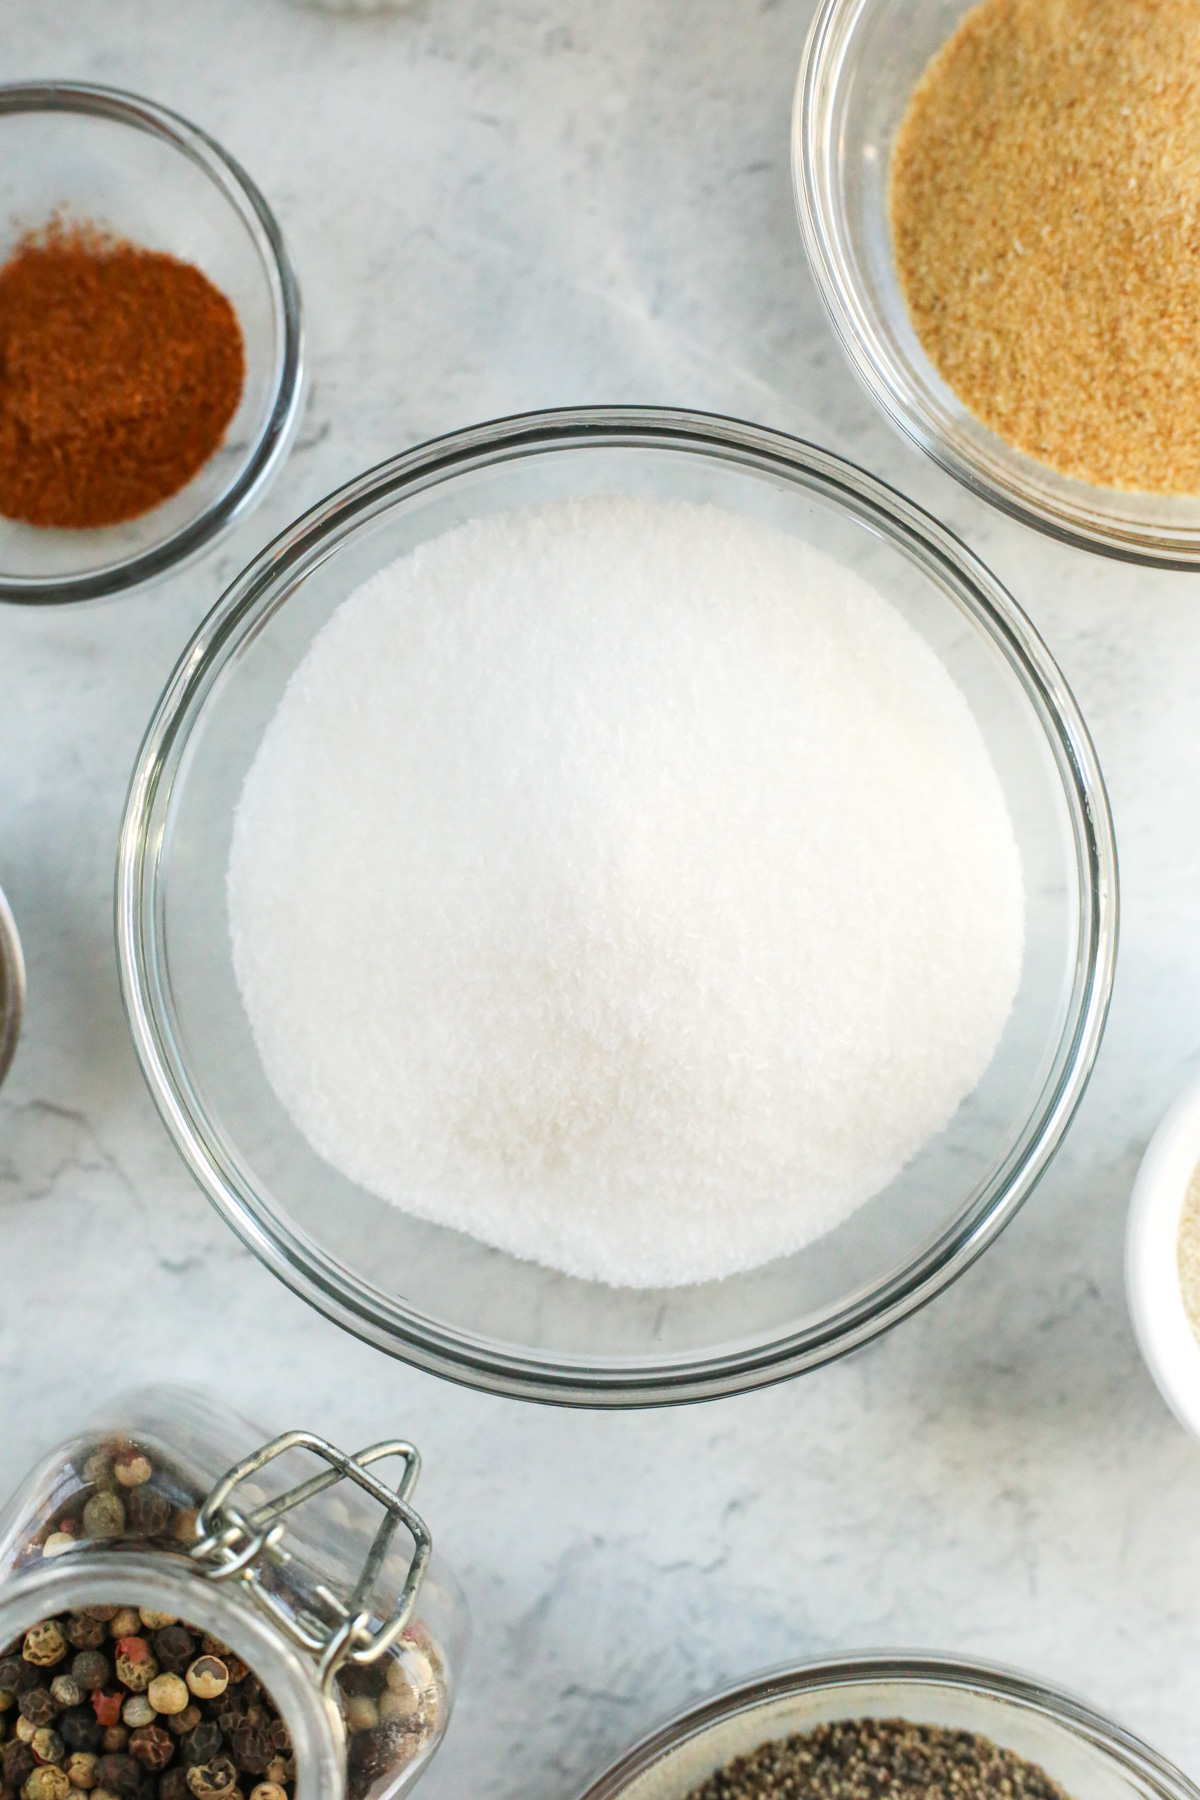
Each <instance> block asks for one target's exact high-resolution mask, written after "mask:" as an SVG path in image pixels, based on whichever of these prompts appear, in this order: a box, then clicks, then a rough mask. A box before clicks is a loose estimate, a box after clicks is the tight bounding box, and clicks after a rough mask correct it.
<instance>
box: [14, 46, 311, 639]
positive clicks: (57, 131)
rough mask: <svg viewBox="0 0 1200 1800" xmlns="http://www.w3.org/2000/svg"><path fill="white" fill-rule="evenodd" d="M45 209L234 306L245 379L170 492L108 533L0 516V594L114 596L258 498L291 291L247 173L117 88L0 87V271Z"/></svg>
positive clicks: (287, 414) (280, 432)
mask: <svg viewBox="0 0 1200 1800" xmlns="http://www.w3.org/2000/svg"><path fill="white" fill-rule="evenodd" d="M55 214H59V215H62V216H65V217H66V218H67V219H69V220H74V221H76V222H88V223H94V224H96V225H98V226H101V227H103V228H104V229H105V230H106V231H109V232H111V233H112V234H113V235H114V236H116V237H120V238H128V239H129V240H130V242H132V243H135V244H139V245H142V246H144V247H145V248H147V249H150V250H161V251H165V252H167V253H168V254H169V255H171V256H176V257H179V258H180V259H181V260H182V261H184V262H190V263H194V264H195V266H196V267H197V268H199V269H200V270H202V271H203V273H204V274H205V275H207V276H208V278H209V280H210V281H212V282H213V283H214V284H215V285H216V286H217V287H218V288H220V290H221V292H222V293H223V294H224V295H225V296H226V297H227V299H228V300H229V301H230V302H231V304H232V305H233V308H234V311H235V312H236V313H237V316H238V319H239V322H240V324H241V327H242V338H243V342H244V345H245V353H246V381H245V386H244V388H243V390H242V398H241V404H240V405H239V407H238V410H237V412H236V414H235V415H234V417H233V419H232V421H231V422H230V426H229V430H228V432H227V434H226V437H225V441H224V443H223V444H222V445H221V446H220V447H219V449H218V450H217V451H216V452H215V454H214V455H213V456H211V457H210V458H209V460H208V462H207V463H205V465H204V467H203V468H202V469H200V470H199V471H198V473H197V474H196V475H194V476H193V478H192V480H191V481H189V482H188V484H187V486H186V487H184V488H182V489H181V490H180V492H179V493H177V494H174V495H172V496H171V497H170V498H169V499H167V500H164V501H163V502H162V504H161V505H160V506H156V507H154V508H153V509H152V510H151V511H150V512H148V513H144V514H143V515H142V516H141V517H140V518H137V519H130V520H128V521H127V522H125V523H124V524H120V525H106V526H104V527H102V528H101V529H99V530H93V531H60V530H54V529H50V528H47V527H43V526H37V525H26V524H24V523H22V522H21V521H19V520H15V519H4V518H0V600H17V601H24V602H26V603H30V604H42V605H45V604H56V603H61V602H63V601H71V600H93V599H98V598H100V597H101V596H102V595H107V594H120V593H124V592H126V591H128V589H130V588H133V587H136V586H138V584H139V583H141V582H143V581H148V580H150V579H151V578H152V577H154V576H159V575H163V574H166V573H167V572H168V571H170V570H174V569H176V568H178V567H179V566H180V565H181V564H183V563H184V562H186V561H188V560H189V559H190V558H191V557H193V556H195V555H196V554H197V553H198V552H199V551H201V550H203V549H205V548H207V547H208V545H210V544H211V543H212V541H213V539H214V538H215V537H216V536H217V535H218V534H219V533H220V532H222V531H224V530H225V529H226V528H227V527H228V526H230V525H232V524H233V523H234V522H235V520H238V519H241V518H243V517H245V515H246V514H247V513H248V512H249V511H250V509H251V508H252V507H254V506H255V505H257V503H258V501H259V500H261V498H262V496H263V495H264V493H265V492H266V490H267V488H268V486H269V485H270V483H271V481H272V480H273V479H274V477H275V475H276V473H277V472H278V470H279V468H280V466H281V464H282V462H283V459H284V457H285V456H286V454H287V451H288V448H289V446H290V444H291V441H292V438H293V436H294V434H295V431H296V427H297V426H298V424H299V422H300V414H301V410H302V402H303V333H302V329H301V318H300V290H299V287H298V286H297V283H296V276H295V271H294V270H293V268H292V264H291V261H290V259H289V257H288V254H287V251H286V249H285V247H284V243H283V238H282V236H281V234H280V230H279V227H278V225H277V224H276V222H275V219H274V217H273V216H272V213H271V210H270V208H269V207H268V206H267V203H266V201H265V200H264V199H263V197H262V195H261V194H260V193H259V191H258V189H257V188H256V187H255V186H254V184H253V182H252V181H251V180H250V178H249V176H248V175H247V174H246V173H245V171H244V170H243V169H241V168H239V166H238V164H237V163H236V162H234V161H233V159H232V157H230V156H227V155H226V153H225V151H224V150H222V149H221V147H220V145H219V144H215V143H214V142H213V140H212V139H211V138H210V137H208V136H206V135H205V133H204V132H203V131H199V130H198V129H197V128H196V126H194V125H189V124H188V123H187V121H186V119H181V118H180V117H179V116H178V114H176V113H173V112H168V111H167V109H166V108H165V107H162V106H156V105H155V104H154V103H153V101H150V100H143V99H141V98H139V96H138V95H136V94H124V93H119V92H117V90H116V89H114V88H104V87H93V86H90V85H87V84H85V83H83V82H74V81H41V82H25V83H19V84H14V85H11V86H7V87H5V86H0V262H3V261H4V260H6V258H7V257H8V255H9V254H10V253H11V251H12V248H13V245H14V243H15V242H16V240H17V239H18V238H19V237H21V236H22V235H23V234H24V233H26V232H28V231H30V230H37V229H39V228H40V227H41V226H43V225H45V224H46V223H47V221H48V220H49V219H51V218H52V217H53V216H54V215H55Z"/></svg>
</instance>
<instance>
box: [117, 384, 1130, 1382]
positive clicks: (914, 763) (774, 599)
mask: <svg viewBox="0 0 1200 1800" xmlns="http://www.w3.org/2000/svg"><path fill="white" fill-rule="evenodd" d="M1116 903H1117V895H1116V862H1115V851H1114V846H1113V839H1112V830H1111V823H1110V820H1109V814H1108V808H1107V802H1106V799H1105V795H1104V788H1103V782H1102V778H1101V775H1100V771H1099V768H1098V767H1097V764H1096V760H1095V755H1094V752H1093V750H1092V746H1091V744H1090V741H1089V739H1088V735H1087V731H1086V728H1085V727H1084V724H1083V722H1082V720H1081V718H1080V716H1079V714H1078V712H1077V709H1076V707H1075V705H1074V702H1073V700H1072V698H1071V696H1070V693H1069V691H1068V690H1067V687H1066V685H1065V683H1064V681H1063V679H1062V676H1061V674H1060V673H1059V672H1058V670H1057V669H1056V667H1055V665H1054V663H1053V661H1052V660H1051V658H1050V656H1049V655H1048V653H1047V651H1046V650H1045V648H1044V646H1043V645H1042V644H1041V643H1040V641H1039V640H1038V638H1037V637H1036V634H1035V633H1034V632H1033V630H1032V629H1031V627H1030V626H1029V624H1028V621H1027V620H1026V619H1025V618H1024V616H1023V615H1022V613H1021V612H1020V610H1019V609H1018V607H1017V606H1016V605H1015V604H1014V602H1013V601H1012V599H1011V598H1010V597H1009V595H1008V594H1007V593H1006V592H1005V591H1004V590H1003V589H1002V588H1001V587H1000V586H999V584H998V583H997V582H996V581H995V580H994V579H993V578H992V576H991V575H990V574H989V573H988V572H987V570H986V569H984V568H983V566H982V565H981V564H980V563H979V562H978V561H977V560H976V559H975V558H974V557H973V556H972V555H971V554H970V552H968V551H967V550H966V549H965V548H964V547H963V546H962V545H961V544H960V543H958V542H957V540H956V539H954V538H953V537H952V536H951V535H950V534H949V533H948V532H946V531H945V530H944V529H943V528H942V527H941V526H939V525H938V524H937V523H936V522H935V521H934V520H932V519H930V518H928V517H927V516H926V515H925V514H923V513H921V512H920V511H919V510H918V509H917V508H915V507H913V506H911V505H910V504H909V503H908V502H906V501H904V500H903V499H902V498H901V497H899V496H898V495H896V494H895V493H893V492H892V491H891V490H889V489H887V488H885V487H883V486H882V485H881V484H880V483H878V482H876V481H874V480H873V479H872V478H871V477H869V476H867V475H864V474H863V473H862V472H861V471H859V470H856V469H854V468H853V467H852V466H851V465H849V464H847V463H845V462H843V461H841V460H840V459H839V458H837V457H834V456H831V455H829V454H828V453H826V452H824V451H821V450H817V449H814V448H812V447H811V446H807V445H803V444H800V443H798V442H797V441H796V440H794V439H790V438H786V437H783V436H780V435H779V434H777V433H772V432H769V431H765V430H762V429H760V428H757V427H754V426H750V425H742V424H738V423H736V422H732V421H728V420H720V419H712V418H708V417H706V416H704V415H698V414H686V413H666V412H659V411H654V410H651V409H646V408H617V409H585V410H580V411H567V412H560V413H547V414H537V415H529V416H528V417H525V418H522V419H516V420H507V421H499V422H496V423H494V424H489V425H484V426H480V427H477V428H475V429H473V430H471V431H467V432H462V433H459V434H457V435H455V436H453V437H450V438H447V439H442V440H439V441H438V442H435V443H433V444H430V445H427V446H424V447H422V448H420V449H418V450H415V451H412V452H409V453H407V454H405V455H402V456H399V457H397V458H396V459H394V460H393V461H392V462H389V463H387V464H384V465H382V466H381V467H379V468H378V469H375V470H373V471H371V472H369V473H368V474H366V475H364V476H362V477H361V478H360V479H359V480H357V481H355V482H353V483H351V484H350V485H349V486H348V487H347V488H344V489H343V490H341V492H339V493H338V494H335V495H334V496H332V497H331V498H330V499H329V500H328V501H326V502H324V503H323V504H322V505H320V506H318V507H317V508H316V509H315V510H314V511H313V512H311V513H309V514H308V515H307V516H306V517H305V518H303V519H301V520H300V521H298V523H297V524H296V525H295V526H294V527H292V528H291V529H290V530H289V531H288V532H286V533H285V534H284V535H283V537H281V538H280V539H278V540H277V541H276V542H275V544H273V545H272V546H270V548H269V549H268V550H266V551H264V552H263V554H262V556H261V557H260V558H259V559H257V560H256V561H255V562H254V563H253V564H252V565H251V566H250V567H249V568H248V569H247V570H246V571H245V573H244V574H243V575H242V576H241V577H240V578H239V579H238V580H237V581H236V582H235V583H234V584H233V586H232V587H231V588H230V589H229V591H228V592H227V594H226V595H225V596H224V598H223V599H222V600H221V602H220V603H219V604H218V606H217V607H216V609H215V610H214V612H213V613H212V614H211V615H210V617H209V619H208V620H207V621H206V622H205V624H204V625H203V626H202V627H201V629H200V631H199V632H198V634H197V636H196V638H195V639H194V641H193V643H192V644H191V645H190V646H189V648H188V649H187V650H186V651H185V653H184V656H183V658H182V659H181V661H180V663H179V665H178V668H177V670H176V672H175V674H174V676H173V677H172V680H171V682H170V683H169V685H168V687H167V689H166V691H165V693H164V695H163V697H162V700H161V702H160V704H159V707H158V709H157V711H156V713H155V716H154V718H153V720H152V721H151V724H150V727H149V730H148V733H147V736H146V738H145V741H144V744H143V747H142V751H141V754H140V756H139V760H138V763H137V766H136V769H135V771H134V775H133V781H132V785H131V789H130V796H129V801H128V805H127V810H126V816H125V820H124V823H123V828H122V835H121V843H120V851H119V867H118V892H117V935H118V949H119V957H120V966H121V976H122V985H123V993H124V998H125V1003H126V1009H127V1013H128V1017H129V1020H130V1025H131V1030H132V1033H133V1037H134V1042H135V1045H136V1047H137V1051H138V1054H139V1057H140V1059H141V1062H142V1066H143V1069H144V1071H145V1073H146V1076H147V1079H148V1082H149V1084H150V1087H151V1090H152V1092H153V1094H154V1097H155V1099H156V1102H157V1104H158V1106H159V1108H160V1111H161V1113H162V1116H163V1118H164V1120H165V1121H166V1123H167V1125H168V1128H169V1129H170V1131H171V1133H172V1135H173V1137H174V1138H175V1141H176V1143H177V1145H178V1147H179V1149H180V1150H181V1152H182V1154H183V1156H184V1158H185V1160H186V1161H187V1163H188V1165H189V1167H190V1168H191V1169H192V1172H193V1174H194V1175H195V1176H196V1177H197V1179H198V1180H199V1181H200V1183H201V1185H202V1186H203V1187H204V1189H205V1191H206V1192H207V1194H208V1195H209V1197H210V1199H211V1200H212V1201H213V1202H214V1204H215V1205H216V1206H217V1207H218V1209H219V1210H220V1211H221V1212H222V1213H223V1215H224V1216H225V1217H226V1219H227V1220H228V1221H229V1223H230V1224H231V1225H232V1226H233V1228H234V1229H235V1230H236V1231H237V1232H238V1233H239V1235H240V1236H241V1237H242V1238H243V1240H244V1241H245V1242H246V1243H247V1244H249V1245H250V1247H251V1248H253V1249H254V1250H255V1252H256V1253H257V1254H258V1255H259V1256H260V1257H262V1259H263V1260H264V1261H265V1262H266V1263H267V1264H268V1266H269V1267H271V1268H272V1269H273V1270H274V1271H275V1272H276V1274H278V1275H279V1276H280V1277H281V1278H282V1279H283V1280H285V1281H286V1282H287V1283H288V1284H289V1285H291V1286H292V1287H293V1288H294V1289H295V1290H296V1291H297V1292H299V1293H300V1294H302V1295H303V1296H304V1297H305V1298H306V1299H308V1300H309V1301H310V1302H312V1303H313V1304H314V1305H316V1306H317V1307H319V1308H320V1309H321V1310H322V1311H324V1312H325V1313H326V1314H327V1315H328V1316H330V1317H332V1318H334V1319H335V1320H337V1321H338V1322H339V1323H341V1324H342V1325H344V1326H346V1327H347V1328H349V1329H350V1330H352V1331H354V1332H356V1333H358V1334H359V1335H360V1336H362V1337H363V1338H365V1339H366V1340H368V1341H369V1342H371V1343H374V1344H376V1345H377V1346H379V1347H380V1348H382V1349H384V1350H386V1351H388V1352H390V1353H391V1354H394V1355H398V1356H401V1357H405V1358H407V1359H409V1360H411V1361H413V1362H415V1363H417V1364H419V1365H421V1366H422V1367H425V1368H427V1369H430V1370H433V1371H436V1372H438V1373H441V1374H444V1375H448V1376H451V1377H454V1378H456V1379H459V1380H462V1381H466V1382H470V1383H473V1384H476V1385H478V1386H481V1387H484V1388H488V1389H491V1390H493V1391H498V1392H504V1393H509V1394H514V1395H520V1396H524V1397H529V1398H539V1399H550V1400H556V1401H561V1402H564V1403H570V1404H579V1405H635V1404H652V1403H661V1402H664V1401H671V1400H691V1399H698V1398H702V1397H705V1396H709V1395H715V1394H721V1393H728V1392H733V1391H736V1390H739V1389H743V1388H746V1387H751V1386H754V1385H757V1384H759V1383H762V1382H766V1381H771V1380H777V1379H781V1378H783V1377H785V1376H788V1375H792V1374H795V1373H798V1372H799V1371H801V1370H804V1369H807V1368H812V1367H814V1366H816V1365H817V1364H819V1363H822V1362H825V1361H827V1360H829V1359H830V1358H831V1357H834V1356H837V1355H840V1354H842V1353H843V1352H845V1351H846V1350H848V1349H850V1348H852V1347H854V1346H855V1345H857V1344H861V1343H863V1342H865V1341H866V1340H867V1339H869V1338H870V1337H872V1336H874V1335H875V1334H876V1333H878V1332H879V1331H881V1330H883V1329H885V1328H886V1327H887V1326H889V1325H891V1324H893V1323H895V1322H896V1321H898V1320H899V1319H901V1318H903V1317H904V1316H905V1315H906V1314H908V1313H910V1312H912V1311H913V1310H914V1309H915V1308H916V1307H918V1306H920V1305H922V1304H923V1303H924V1302H925V1301H926V1300H928V1299H930V1298H931V1297H932V1296H933V1295H934V1294H935V1293H937V1292H938V1291H939V1290H940V1289H941V1288H942V1287H944V1286H945V1285H946V1284H947V1283H948V1282H950V1281H952V1280H953V1279H954V1278H955V1277H956V1276H957V1275H958V1274H959V1273H961V1271H962V1270H963V1269H964V1268H966V1267H967V1266H968V1265H969V1264H970V1262H971V1261H972V1260H973V1259H974V1258H975V1257H976V1256H977V1255H979V1254H980V1253H981V1252H982V1251H983V1250H984V1249H985V1248H986V1247H987V1245H988V1244H989V1243H990V1242H991V1241H992V1240H993V1239H994V1238H995V1236H996V1234H997V1233H998V1232H999V1231H1000V1229H1001V1228H1002V1226H1003V1225H1004V1223H1005V1222H1006V1221H1007V1220H1008V1219H1009V1218H1010V1217H1011V1216H1012V1214H1013V1213H1014V1211H1015V1210H1016V1208H1017V1207H1018V1206H1019V1205H1020V1204H1021V1202H1022V1201H1023V1199H1024V1198H1025V1197H1026V1196H1027V1195H1028V1194H1029V1192H1030V1191H1031V1189H1032V1187H1033V1186H1034V1184H1035V1183H1036V1181H1037V1179H1038V1177H1039V1175H1040V1174H1041V1173H1042V1171H1043V1170H1044V1168H1045V1167H1046V1164H1047V1162H1048V1161H1049V1159H1050V1157H1051V1156H1052V1155H1053V1152H1054V1150H1055V1148H1056V1146H1057V1144H1058V1143H1059V1141H1060V1140H1061V1137H1062V1134H1063V1132H1064V1131H1065V1130H1066V1128H1067V1125H1068V1123H1069V1121H1070V1118H1071V1115H1072V1113H1073V1111H1074V1108H1075V1106H1076V1104H1077V1103H1078V1100H1079V1097H1080V1095H1081V1093H1082V1091H1083V1087H1084V1085H1085V1083H1086V1080H1087V1077H1088V1074H1089V1072H1090V1068H1091V1065H1092V1062H1093V1059H1094V1057H1095V1054H1096V1050H1097V1047H1098V1045H1099V1041H1100V1036H1101V1032H1102V1029H1103V1023H1104V1018H1105V1013H1106V1009H1107V1004H1108V995H1109V989H1110V984H1111V979H1112V972H1113V964H1114V958H1115V952H1116Z"/></svg>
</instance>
